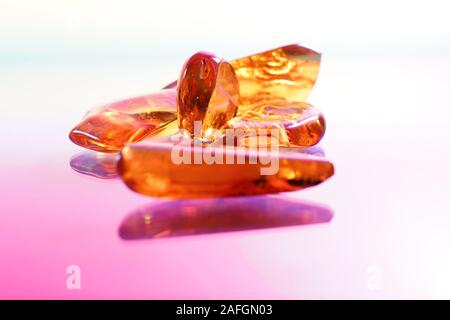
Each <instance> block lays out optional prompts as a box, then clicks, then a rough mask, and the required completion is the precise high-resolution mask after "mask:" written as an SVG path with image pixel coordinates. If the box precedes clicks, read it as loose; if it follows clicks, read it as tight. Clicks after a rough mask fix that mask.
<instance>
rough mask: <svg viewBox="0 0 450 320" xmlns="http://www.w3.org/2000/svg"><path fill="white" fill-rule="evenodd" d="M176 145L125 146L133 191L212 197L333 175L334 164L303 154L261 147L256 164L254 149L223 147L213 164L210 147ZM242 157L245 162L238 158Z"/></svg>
mask: <svg viewBox="0 0 450 320" xmlns="http://www.w3.org/2000/svg"><path fill="white" fill-rule="evenodd" d="M176 147H177V148H178V149H177V150H176V151H174V145H173V144H172V143H162V142H151V141H147V142H146V143H136V144H131V145H128V146H126V147H125V148H123V149H122V151H121V154H120V160H119V163H118V170H119V174H120V176H121V178H122V180H123V181H124V182H125V184H126V185H127V186H128V187H129V188H130V189H132V190H134V191H136V192H139V193H142V194H145V195H149V196H154V197H165V198H211V197H225V196H239V195H257V194H266V193H276V192H284V191H295V190H300V189H303V188H306V187H310V186H313V185H316V184H318V183H321V182H322V181H324V180H326V179H327V178H329V177H330V176H332V175H333V173H334V167H333V164H332V163H331V162H329V161H327V160H326V159H325V158H322V157H316V156H311V155H307V154H304V153H298V152H289V151H283V152H274V151H273V150H272V151H270V150H269V151H268V152H267V153H264V152H261V151H260V153H259V154H258V156H257V157H258V158H257V159H256V160H257V161H254V162H252V160H251V159H252V158H253V160H254V157H256V154H255V153H254V150H248V149H246V150H245V149H239V148H222V149H220V148H219V149H217V150H216V151H215V152H214V156H215V157H220V156H221V157H222V159H223V161H222V163H220V161H216V162H208V161H209V160H207V157H206V156H205V155H207V154H208V153H210V152H211V150H210V149H207V148H204V147H197V146H194V147H192V146H180V145H177V146H176ZM174 152H175V154H178V155H181V154H182V153H184V154H183V155H182V157H183V159H186V158H185V156H186V155H187V156H188V157H187V158H188V159H190V160H188V161H184V162H179V161H178V160H177V161H174V157H173V155H174ZM239 158H240V159H241V160H242V159H244V160H243V161H241V162H239V160H238V159H239ZM262 158H264V159H265V160H264V162H263V161H262V160H261V159H262ZM195 159H197V160H199V159H202V160H201V162H200V163H199V162H196V160H195ZM216 159H217V158H216ZM227 159H229V160H231V159H233V160H232V161H229V160H227ZM267 160H269V161H267ZM189 162H190V163H189ZM277 166H278V167H277ZM269 167H271V168H272V169H273V168H275V170H273V171H271V172H270V174H269V173H268V172H265V171H263V170H262V168H266V169H267V168H269ZM266 173H267V174H266Z"/></svg>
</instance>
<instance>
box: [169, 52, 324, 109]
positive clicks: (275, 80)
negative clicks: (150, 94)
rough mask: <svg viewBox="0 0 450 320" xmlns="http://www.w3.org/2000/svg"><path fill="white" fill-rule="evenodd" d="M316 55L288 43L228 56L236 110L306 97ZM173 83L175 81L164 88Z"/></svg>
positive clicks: (313, 79) (314, 76) (317, 62)
mask: <svg viewBox="0 0 450 320" xmlns="http://www.w3.org/2000/svg"><path fill="white" fill-rule="evenodd" d="M320 59H321V55H320V53H318V52H316V51H314V50H311V49H308V48H306V47H303V46H300V45H298V44H291V45H287V46H283V47H279V48H275V49H271V50H267V51H264V52H260V53H256V54H252V55H249V56H246V57H243V58H240V59H236V60H232V61H231V62H230V63H231V65H232V66H233V69H234V71H235V73H236V76H237V79H238V81H239V89H240V90H239V92H240V107H239V111H244V110H243V109H245V107H246V106H249V105H253V104H261V103H264V102H269V103H270V102H272V101H277V100H285V101H297V102H304V101H306V100H307V98H308V96H309V95H310V93H311V91H312V88H313V87H314V84H315V82H316V80H317V76H318V74H319V68H320ZM176 87H177V82H176V81H175V82H172V83H170V84H168V85H167V86H166V87H165V88H176Z"/></svg>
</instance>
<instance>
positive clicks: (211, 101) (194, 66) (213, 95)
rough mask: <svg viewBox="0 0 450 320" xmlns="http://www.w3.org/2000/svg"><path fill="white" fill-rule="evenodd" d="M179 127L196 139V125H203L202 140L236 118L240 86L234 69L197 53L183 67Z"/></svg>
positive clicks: (214, 57) (179, 82) (179, 84)
mask: <svg viewBox="0 0 450 320" xmlns="http://www.w3.org/2000/svg"><path fill="white" fill-rule="evenodd" d="M177 90H178V97H177V108H178V125H179V127H180V128H182V129H186V130H187V131H189V133H190V134H191V135H192V136H193V135H194V134H196V133H195V132H194V122H195V121H199V122H201V124H202V126H201V132H200V133H199V134H200V135H201V138H203V139H204V140H206V141H210V140H214V138H215V137H216V136H215V134H216V133H217V131H218V130H220V129H221V128H222V127H223V126H224V125H225V124H226V122H227V121H228V120H229V119H231V118H232V117H234V116H235V115H236V111H237V108H238V105H239V84H238V81H237V78H236V74H235V72H234V70H233V68H232V66H231V65H230V64H229V63H228V62H226V61H225V60H221V59H219V58H217V57H216V56H214V55H212V54H210V53H205V52H198V53H196V54H194V55H193V56H192V57H191V58H189V59H188V60H187V61H186V63H185V64H184V66H183V69H182V71H181V75H180V78H179V80H178V88H177Z"/></svg>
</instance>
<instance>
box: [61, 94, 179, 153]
mask: <svg viewBox="0 0 450 320" xmlns="http://www.w3.org/2000/svg"><path fill="white" fill-rule="evenodd" d="M176 117H177V115H176V90H174V89H169V90H162V91H160V92H157V93H154V94H150V95H147V96H142V97H137V98H132V99H127V100H122V101H119V102H115V103H112V104H108V105H106V106H103V107H100V108H95V109H94V110H93V111H91V112H89V113H88V114H87V115H86V117H85V118H84V119H83V120H82V121H81V122H80V123H79V124H78V125H77V126H76V127H75V128H74V129H73V130H72V131H71V132H70V135H69V137H70V139H71V140H72V141H73V142H74V143H76V144H78V145H80V146H82V147H85V148H88V149H92V150H96V151H101V152H117V151H119V150H120V149H122V147H123V146H124V145H126V144H127V143H130V142H135V141H139V140H142V139H143V138H144V137H146V136H148V135H150V134H151V133H152V132H153V131H155V130H161V129H162V128H163V127H164V126H165V125H166V124H168V123H170V122H171V121H173V120H175V119H176Z"/></svg>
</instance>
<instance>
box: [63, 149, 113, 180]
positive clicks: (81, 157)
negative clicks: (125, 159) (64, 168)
mask: <svg viewBox="0 0 450 320" xmlns="http://www.w3.org/2000/svg"><path fill="white" fill-rule="evenodd" d="M117 158H118V156H117V154H109V153H102V152H95V151H83V152H81V153H79V154H77V155H75V156H73V157H72V159H70V167H71V168H72V169H73V170H75V171H76V172H78V173H81V174H85V175H88V176H93V177H95V178H101V179H113V178H116V177H118V176H119V174H118V172H117Z"/></svg>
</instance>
